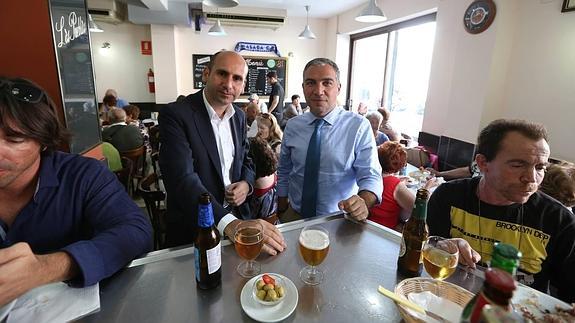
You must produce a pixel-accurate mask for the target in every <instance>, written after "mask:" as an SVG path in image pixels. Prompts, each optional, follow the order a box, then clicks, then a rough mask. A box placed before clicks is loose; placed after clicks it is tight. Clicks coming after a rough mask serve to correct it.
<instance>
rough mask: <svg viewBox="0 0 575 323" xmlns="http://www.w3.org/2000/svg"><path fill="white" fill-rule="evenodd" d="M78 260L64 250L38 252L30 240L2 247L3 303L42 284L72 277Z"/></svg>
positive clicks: (0, 292) (0, 280)
mask: <svg viewBox="0 0 575 323" xmlns="http://www.w3.org/2000/svg"><path fill="white" fill-rule="evenodd" d="M76 271H77V268H76V264H75V262H74V261H73V260H72V258H71V257H70V256H69V255H68V254H67V253H65V252H57V253H53V254H49V255H39V256H38V255H35V254H34V253H33V252H32V249H30V246H29V245H28V244H27V243H17V244H15V245H13V246H11V247H8V248H5V249H2V250H0V306H2V305H5V304H7V303H9V302H10V301H12V300H14V299H15V298H17V297H19V296H20V295H22V294H24V293H26V292H27V291H28V290H30V289H32V288H35V287H38V286H40V285H44V284H48V283H52V282H57V281H62V280H66V279H70V278H72V277H73V276H74V274H75V272H76Z"/></svg>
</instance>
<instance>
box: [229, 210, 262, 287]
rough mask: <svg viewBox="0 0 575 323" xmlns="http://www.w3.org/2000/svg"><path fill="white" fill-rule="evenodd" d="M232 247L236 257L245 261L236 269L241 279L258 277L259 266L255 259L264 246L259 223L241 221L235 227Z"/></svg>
mask: <svg viewBox="0 0 575 323" xmlns="http://www.w3.org/2000/svg"><path fill="white" fill-rule="evenodd" d="M234 242H235V243H234V246H235V248H236V252H237V253H238V255H239V256H240V257H241V258H242V259H245V260H244V261H242V262H241V263H240V264H239V265H238V267H237V268H236V270H237V272H238V274H240V275H241V276H242V277H246V278H251V277H254V276H255V275H258V274H259V273H260V271H261V266H260V264H259V263H258V262H256V261H255V259H256V258H257V257H258V255H259V254H260V251H261V250H262V246H263V244H264V228H263V226H262V224H261V223H259V221H256V220H248V221H242V222H240V224H238V226H237V227H236V232H235V234H234Z"/></svg>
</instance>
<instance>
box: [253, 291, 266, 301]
mask: <svg viewBox="0 0 575 323" xmlns="http://www.w3.org/2000/svg"><path fill="white" fill-rule="evenodd" d="M266 295H267V293H266V291H265V290H258V292H257V294H256V296H257V297H258V298H259V299H261V300H262V301H263V300H264V299H265V298H266Z"/></svg>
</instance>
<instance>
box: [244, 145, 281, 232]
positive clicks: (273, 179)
mask: <svg viewBox="0 0 575 323" xmlns="http://www.w3.org/2000/svg"><path fill="white" fill-rule="evenodd" d="M250 157H251V158H252V160H253V162H254V165H255V167H256V182H255V184H254V192H253V194H252V195H251V196H250V197H249V198H248V201H249V205H250V211H251V213H252V216H254V217H255V218H258V219H267V218H269V217H272V218H273V220H270V221H269V222H271V223H274V224H275V223H276V222H277V217H276V216H274V215H275V214H276V212H277V207H278V199H277V195H276V183H277V180H278V179H277V175H276V169H277V164H278V158H277V156H276V154H275V153H274V151H273V150H272V149H271V147H270V146H269V145H268V143H267V142H266V141H265V140H264V139H263V138H261V137H259V136H258V137H255V138H252V139H250Z"/></svg>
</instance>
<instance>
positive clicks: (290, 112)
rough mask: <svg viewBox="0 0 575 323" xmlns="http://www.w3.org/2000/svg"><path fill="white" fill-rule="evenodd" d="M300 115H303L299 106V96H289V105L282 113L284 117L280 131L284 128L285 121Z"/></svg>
mask: <svg viewBox="0 0 575 323" xmlns="http://www.w3.org/2000/svg"><path fill="white" fill-rule="evenodd" d="M300 114H303V110H302V108H301V104H300V103H299V95H297V94H294V95H292V96H291V103H290V104H288V106H287V108H286V109H285V111H284V117H283V119H282V125H281V127H282V129H283V128H285V125H286V123H287V121H288V120H289V119H291V118H293V117H297V116H299V115H300Z"/></svg>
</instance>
